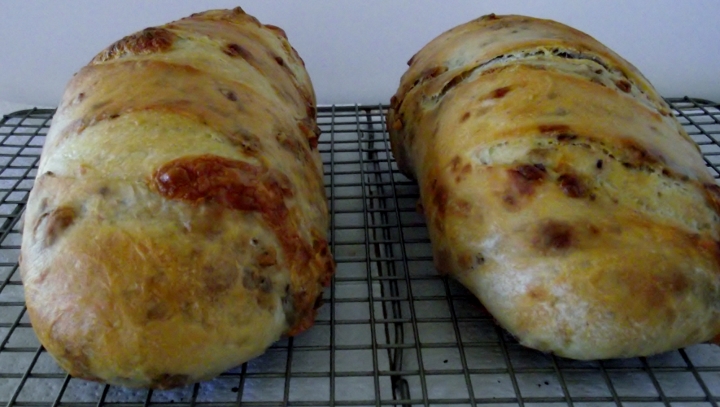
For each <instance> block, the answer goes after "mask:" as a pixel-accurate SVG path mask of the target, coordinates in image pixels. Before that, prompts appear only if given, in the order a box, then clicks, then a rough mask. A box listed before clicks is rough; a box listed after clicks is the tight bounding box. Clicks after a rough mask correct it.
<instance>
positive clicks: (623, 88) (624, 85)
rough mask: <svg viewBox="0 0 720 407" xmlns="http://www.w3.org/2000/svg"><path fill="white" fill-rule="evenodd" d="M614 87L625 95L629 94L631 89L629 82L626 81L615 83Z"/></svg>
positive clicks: (621, 80)
mask: <svg viewBox="0 0 720 407" xmlns="http://www.w3.org/2000/svg"><path fill="white" fill-rule="evenodd" d="M615 86H617V87H618V89H620V90H621V91H623V92H625V93H629V92H630V89H632V85H630V82H628V81H626V80H625V79H620V80H617V81H615Z"/></svg>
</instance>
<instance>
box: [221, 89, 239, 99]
mask: <svg viewBox="0 0 720 407" xmlns="http://www.w3.org/2000/svg"><path fill="white" fill-rule="evenodd" d="M218 90H219V91H220V93H222V95H223V96H225V99H227V100H229V101H231V102H237V100H238V97H237V95H236V94H235V92H233V91H232V90H230V89H226V88H220V89H218Z"/></svg>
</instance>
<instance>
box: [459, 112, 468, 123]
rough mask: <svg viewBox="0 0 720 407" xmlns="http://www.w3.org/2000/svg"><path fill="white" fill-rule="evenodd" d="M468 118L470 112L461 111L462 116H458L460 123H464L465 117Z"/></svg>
mask: <svg viewBox="0 0 720 407" xmlns="http://www.w3.org/2000/svg"><path fill="white" fill-rule="evenodd" d="M469 118H470V112H465V113H463V115H462V116H460V123H465V122H466V121H467V119H469Z"/></svg>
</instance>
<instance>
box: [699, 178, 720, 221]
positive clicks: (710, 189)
mask: <svg viewBox="0 0 720 407" xmlns="http://www.w3.org/2000/svg"><path fill="white" fill-rule="evenodd" d="M703 188H704V190H705V199H706V200H707V201H708V203H709V204H710V207H712V208H713V209H714V210H715V213H717V214H720V186H718V185H717V184H705V185H703Z"/></svg>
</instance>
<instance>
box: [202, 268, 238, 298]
mask: <svg viewBox="0 0 720 407" xmlns="http://www.w3.org/2000/svg"><path fill="white" fill-rule="evenodd" d="M202 272H203V278H202V281H203V283H204V286H205V290H206V291H207V294H208V295H209V296H211V297H217V296H218V295H220V294H222V293H224V292H226V291H228V290H230V289H231V288H232V287H233V286H235V283H236V282H237V281H238V279H239V277H240V276H239V274H240V271H239V270H238V269H237V268H236V267H228V266H224V265H221V264H218V265H206V266H204V267H203V270H202Z"/></svg>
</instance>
